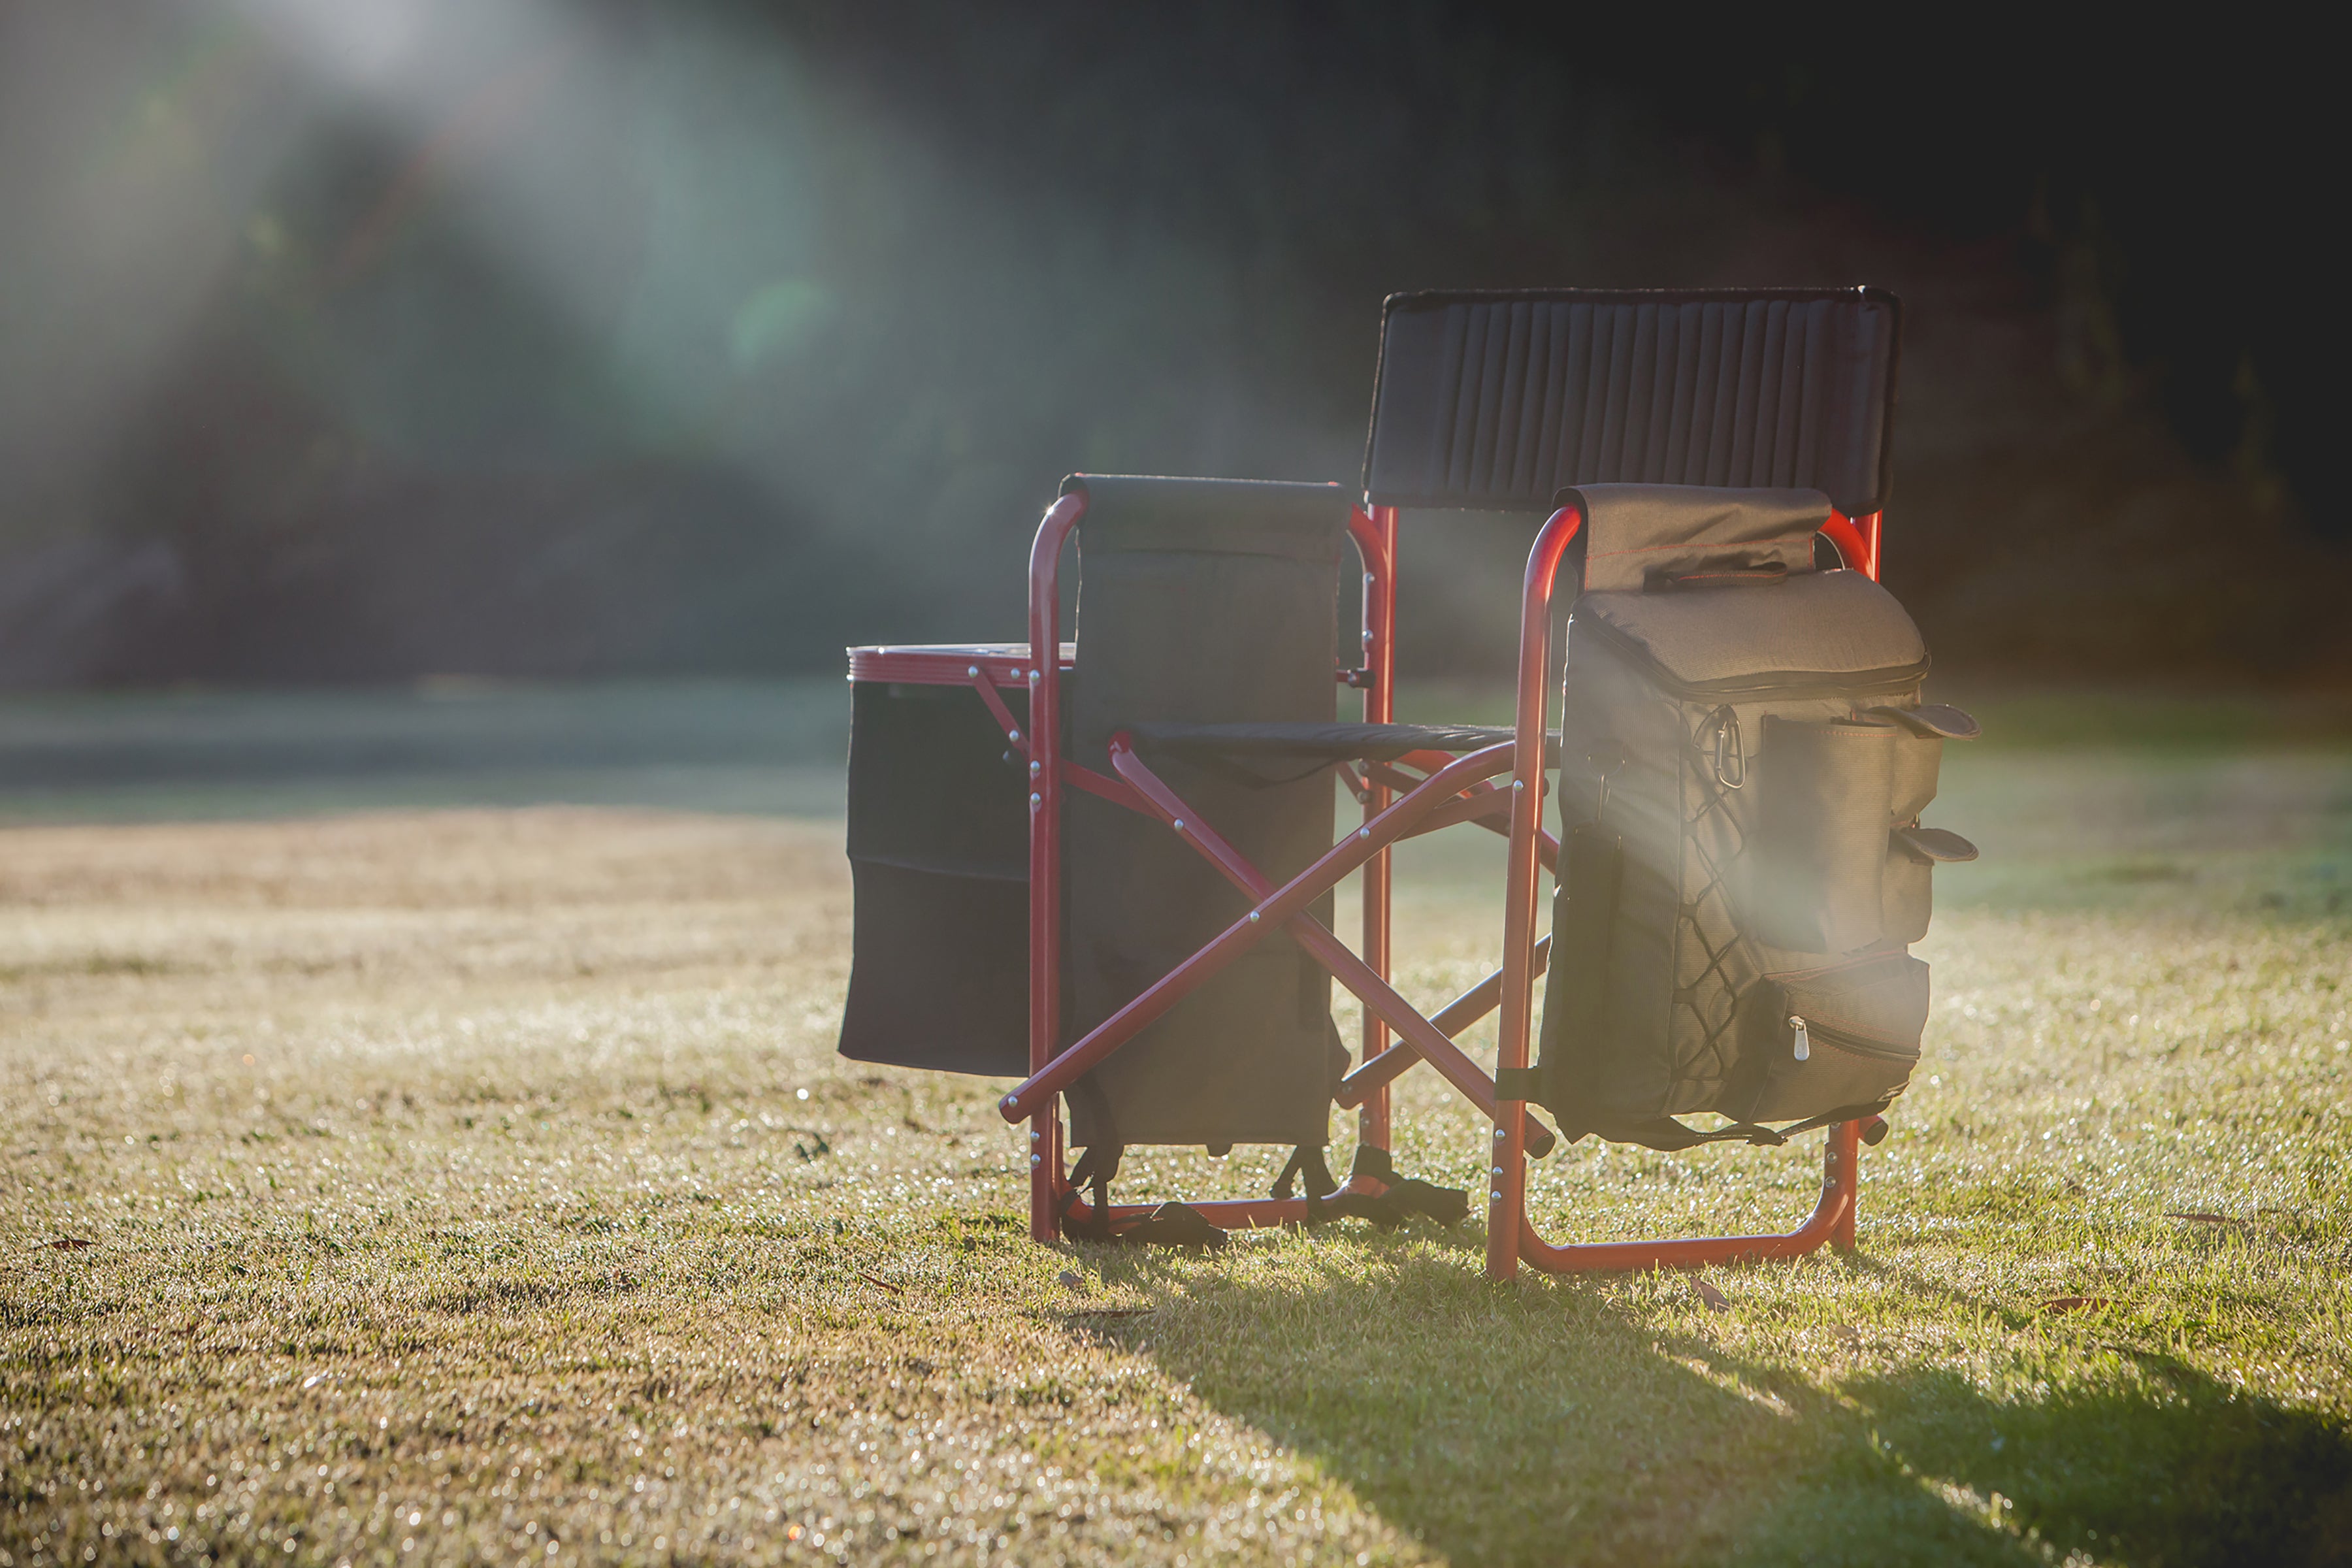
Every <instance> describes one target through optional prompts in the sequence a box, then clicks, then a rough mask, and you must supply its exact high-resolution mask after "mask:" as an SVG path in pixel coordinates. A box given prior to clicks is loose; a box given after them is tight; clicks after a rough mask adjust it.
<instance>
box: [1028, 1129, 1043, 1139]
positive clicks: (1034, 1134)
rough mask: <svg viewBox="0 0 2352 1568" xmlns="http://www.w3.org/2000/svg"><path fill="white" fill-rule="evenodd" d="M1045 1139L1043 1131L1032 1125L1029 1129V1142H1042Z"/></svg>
mask: <svg viewBox="0 0 2352 1568" xmlns="http://www.w3.org/2000/svg"><path fill="white" fill-rule="evenodd" d="M1029 1142H1032V1143H1042V1142H1045V1134H1044V1133H1043V1132H1040V1131H1037V1130H1036V1129H1035V1128H1034V1127H1033V1128H1031V1129H1030V1130H1029Z"/></svg>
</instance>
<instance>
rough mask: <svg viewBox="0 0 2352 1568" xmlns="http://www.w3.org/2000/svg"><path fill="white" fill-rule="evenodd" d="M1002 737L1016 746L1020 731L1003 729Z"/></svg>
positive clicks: (1018, 741) (1019, 739) (1019, 741)
mask: <svg viewBox="0 0 2352 1568" xmlns="http://www.w3.org/2000/svg"><path fill="white" fill-rule="evenodd" d="M1004 738H1005V739H1006V740H1008V741H1010V742H1013V744H1014V745H1016V746H1017V745H1019V744H1020V743H1021V731H1018V730H1007V731H1004Z"/></svg>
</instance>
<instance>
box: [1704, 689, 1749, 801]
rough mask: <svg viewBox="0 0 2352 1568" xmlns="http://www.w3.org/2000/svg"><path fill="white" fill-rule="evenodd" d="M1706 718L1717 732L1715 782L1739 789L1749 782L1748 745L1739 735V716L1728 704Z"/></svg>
mask: <svg viewBox="0 0 2352 1568" xmlns="http://www.w3.org/2000/svg"><path fill="white" fill-rule="evenodd" d="M1706 718H1707V723H1708V724H1709V726H1711V727H1712V728H1713V730H1714V731H1715V782H1716V783H1717V784H1721V785H1722V786H1723V787H1724V788H1726V789H1738V788H1739V787H1740V786H1741V785H1742V784H1746V783H1747V782H1748V744H1747V742H1746V741H1745V739H1744V738H1743V737H1742V736H1741V735H1740V733H1739V715H1738V712H1736V711H1734V710H1733V709H1732V708H1731V706H1730V705H1729V704H1728V703H1727V704H1725V705H1724V706H1723V707H1721V708H1718V709H1717V710H1715V711H1714V712H1712V713H1710V714H1708V715H1707V716H1706Z"/></svg>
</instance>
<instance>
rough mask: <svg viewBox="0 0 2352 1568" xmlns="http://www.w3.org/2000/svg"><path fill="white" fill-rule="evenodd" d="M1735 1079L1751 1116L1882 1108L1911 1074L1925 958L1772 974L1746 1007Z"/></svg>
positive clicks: (1891, 957)
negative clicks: (1742, 1088)
mask: <svg viewBox="0 0 2352 1568" xmlns="http://www.w3.org/2000/svg"><path fill="white" fill-rule="evenodd" d="M1743 1012H1744V1016H1746V1018H1747V1020H1748V1022H1747V1025H1746V1026H1745V1027H1743V1028H1742V1030H1741V1031H1740V1035H1741V1040H1740V1044H1741V1058H1742V1059H1741V1062H1740V1064H1739V1071H1738V1079H1739V1080H1740V1081H1741V1082H1742V1083H1743V1084H1744V1085H1745V1086H1747V1092H1746V1094H1745V1095H1744V1096H1743V1097H1742V1098H1743V1099H1744V1100H1745V1103H1744V1104H1743V1105H1735V1106H1727V1107H1726V1109H1727V1110H1728V1111H1729V1112H1730V1113H1731V1114H1734V1115H1737V1116H1738V1117H1740V1118H1741V1119H1742V1120H1745V1121H1802V1120H1804V1119H1806V1118H1809V1117H1814V1116H1822V1115H1827V1114H1830V1113H1832V1112H1846V1113H1848V1114H1851V1115H1856V1116H1859V1115H1864V1114H1867V1113H1868V1112H1870V1111H1874V1110H1880V1109H1882V1108H1884V1107H1885V1105H1886V1104H1887V1102H1889V1101H1890V1100H1893V1099H1894V1098H1895V1096H1896V1095H1897V1094H1900V1093H1901V1092H1902V1091H1903V1089H1904V1087H1905V1086H1906V1085H1907V1084H1908V1083H1909V1082H1910V1081H1911V1074H1912V1071H1913V1069H1915V1068H1916V1067H1917V1066H1918V1064H1919V1037H1920V1035H1921V1034H1922V1032H1923V1031H1924V1030H1925V1028H1926V1026H1927V965H1926V964H1924V963H1920V962H1919V961H1918V960H1917V959H1916V958H1913V957H1912V956H1911V955H1910V954H1908V953H1905V952H1885V953H1874V954H1873V955H1872V956H1870V957H1869V958H1866V959H1863V960H1860V961H1859V962H1856V963H1843V964H1839V965H1836V966H1834V967H1832V968H1828V969H1816V970H1810V971H1806V972H1804V973H1784V974H1770V975H1766V976H1765V977H1764V978H1763V979H1762V980H1760V981H1759V982H1758V983H1757V985H1756V987H1755V990H1754V991H1753V993H1751V994H1750V996H1749V999H1748V1005H1747V1007H1746V1008H1745V1009H1743Z"/></svg>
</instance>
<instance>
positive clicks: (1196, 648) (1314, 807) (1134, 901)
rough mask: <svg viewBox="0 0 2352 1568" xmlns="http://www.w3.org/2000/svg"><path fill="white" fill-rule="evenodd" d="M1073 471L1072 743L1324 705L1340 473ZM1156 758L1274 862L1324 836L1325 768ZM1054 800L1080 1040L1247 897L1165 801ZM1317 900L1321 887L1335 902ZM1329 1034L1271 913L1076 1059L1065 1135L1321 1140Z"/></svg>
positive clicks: (1266, 866)
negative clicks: (1262, 477) (1161, 725)
mask: <svg viewBox="0 0 2352 1568" xmlns="http://www.w3.org/2000/svg"><path fill="white" fill-rule="evenodd" d="M1076 482H1078V483H1083V484H1084V485H1085V486H1086V487H1087V492H1088V497H1089V500H1088V505H1087V515H1086V519H1085V521H1084V522H1083V523H1081V524H1080V526H1079V529H1078V552H1079V559H1080V562H1081V565H1082V570H1081V574H1080V586H1079V597H1078V666H1079V669H1080V671H1081V672H1082V674H1081V679H1079V681H1078V682H1077V683H1076V698H1075V700H1074V701H1073V703H1072V709H1071V725H1070V743H1069V750H1070V752H1071V754H1072V755H1073V757H1074V758H1075V759H1076V761H1078V762H1080V763H1084V764H1085V765H1087V766H1089V767H1094V768H1098V769H1105V770H1107V769H1108V765H1109V757H1108V742H1109V741H1110V737H1111V736H1112V735H1113V734H1114V733H1116V732H1118V731H1120V730H1124V729H1132V728H1134V727H1135V726H1137V725H1139V724H1149V723H1152V722H1155V721H1160V722H1178V723H1201V722H1215V721H1239V722H1286V723H1307V724H1328V723H1329V722H1331V721H1332V720H1333V718H1334V715H1335V703H1336V693H1337V690H1338V687H1337V683H1336V682H1334V681H1333V679H1332V678H1331V677H1332V670H1333V668H1334V664H1335V659H1334V653H1335V643H1336V639H1337V637H1338V626H1337V620H1338V613H1337V607H1338V601H1339V552H1340V550H1341V548H1342V544H1343V538H1344V535H1345V533H1346V531H1347V521H1348V510H1349V498H1348V497H1347V495H1346V493H1345V492H1344V491H1342V490H1341V489H1339V488H1338V487H1337V486H1311V485H1275V484H1253V483H1236V482H1232V481H1211V482H1202V481H1192V480H1183V479H1097V478H1095V477H1093V476H1087V477H1085V478H1084V479H1081V480H1078V481H1076ZM1155 771H1157V772H1159V773H1160V775H1161V776H1162V777H1163V778H1165V779H1166V780H1167V782H1168V783H1169V784H1170V785H1171V787H1172V788H1174V789H1175V790H1176V792H1177V793H1178V794H1179V795H1181V796H1183V798H1184V799H1185V801H1186V802H1187V803H1188V804H1189V805H1191V806H1192V808H1193V810H1195V811H1196V812H1197V813H1198V814H1199V816H1201V818H1202V820H1204V821H1206V822H1207V823H1209V824H1210V825H1211V826H1213V827H1215V828H1216V830H1217V831H1218V832H1219V833H1221V834H1223V836H1224V837H1226V838H1227V839H1229V840H1230V841H1231V842H1232V843H1233V844H1234V847H1236V848H1238V849H1239V850H1240V851H1241V852H1242V853H1243V854H1244V855H1245V856H1247V857H1248V858H1249V859H1250V860H1251V861H1252V862H1253V863H1254V864H1255V865H1256V866H1257V867H1258V868H1260V869H1261V870H1263V871H1264V872H1265V874H1266V875H1267V876H1268V877H1270V878H1272V879H1275V880H1276V881H1277V882H1279V881H1283V880H1286V879H1288V878H1290V877H1292V876H1295V875H1296V874H1297V873H1298V872H1299V871H1301V870H1304V869H1305V868H1307V865H1308V864H1310V863H1311V862H1312V861H1313V860H1314V859H1315V858H1316V857H1318V855H1320V854H1321V853H1323V851H1325V850H1326V849H1328V848H1329V847H1330V845H1331V838H1332V833H1333V830H1334V827H1335V824H1334V822H1333V812H1332V806H1333V800H1332V791H1331V784H1330V781H1329V780H1328V778H1325V777H1322V776H1321V775H1320V773H1318V774H1317V775H1316V776H1314V777H1311V778H1308V779H1306V780H1303V781H1299V782H1297V783H1292V784H1273V785H1259V786H1257V787H1252V786H1251V785H1250V784H1247V783H1244V782H1242V781H1239V780H1236V779H1235V778H1234V777H1233V776H1232V775H1231V774H1230V773H1221V772H1219V771H1218V770H1217V769H1215V768H1213V767H1210V766H1205V765H1197V764H1193V763H1187V762H1186V761H1184V760H1183V759H1181V758H1177V757H1170V758H1168V759H1165V760H1164V762H1163V761H1159V760H1155ZM1065 802H1066V805H1065V808H1064V809H1065V813H1066V815H1065V817H1064V823H1065V834H1066V837H1065V843H1066V854H1065V857H1064V865H1065V868H1066V870H1065V875H1066V881H1067V887H1066V906H1065V907H1066V920H1065V945H1064V952H1065V954H1066V970H1065V973H1066V976H1067V979H1068V988H1067V994H1066V1002H1065V1007H1064V1016H1065V1020H1066V1031H1065V1032H1066V1039H1067V1040H1076V1038H1078V1037H1080V1036H1082V1035H1083V1034H1085V1033H1086V1032H1087V1030H1089V1029H1091V1028H1093V1027H1094V1026H1096V1025H1097V1024H1098V1023H1100V1022H1101V1021H1102V1020H1103V1019H1104V1018H1107V1017H1108V1016H1110V1015H1111V1014H1112V1013H1113V1012H1116V1011H1117V1010H1118V1008H1119V1007H1120V1006H1121V1005H1124V1004H1126V1003H1127V1002H1128V1001H1129V1000H1130V999H1131V998H1132V997H1134V996H1135V995H1136V994H1138V993H1139V992H1140V991H1142V990H1143V989H1144V988H1145V987H1146V986H1148V985H1150V984H1151V983H1152V982H1153V981H1156V980H1158V979H1159V978H1160V976H1161V975H1163V974H1165V973H1167V972H1168V971H1170V970H1171V969H1173V968H1174V967H1175V966H1176V965H1177V964H1179V963H1181V962H1182V961H1183V960H1184V959H1186V958H1188V957H1190V956H1191V955H1192V953H1193V952H1196V951H1197V950H1198V949H1200V948H1201V947H1202V945H1203V944H1205V943H1206V942H1208V941H1209V940H1210V939H1211V938H1213V937H1214V936H1215V935H1216V934H1217V932H1218V931H1222V930H1223V929H1224V928H1225V927H1226V926H1227V925H1230V924H1231V923H1232V922H1233V921H1234V920H1236V919H1238V918H1239V917H1240V916H1241V914H1242V913H1243V911H1244V910H1246V909H1247V908H1248V902H1247V900H1245V899H1244V897H1243V896H1242V895H1241V894H1240V893H1239V892H1237V891H1236V890H1234V889H1233V888H1232V887H1231V886H1230V885H1229V884H1227V883H1226V881H1225V880H1224V879H1223V877H1221V876H1220V875H1218V873H1217V872H1216V871H1215V870H1214V869H1213V868H1211V867H1210V866H1209V864H1208V863H1207V862H1206V861H1204V860H1202V858H1200V857H1199V856H1198V855H1197V854H1196V853H1195V852H1194V851H1193V850H1192V849H1191V848H1190V847H1188V846H1186V845H1185V844H1184V843H1183V841H1182V840H1181V839H1180V838H1178V837H1177V836H1176V835H1175V834H1173V833H1171V831H1169V829H1168V828H1166V827H1165V826H1161V825H1160V824H1159V823H1157V822H1155V821H1153V820H1151V819H1150V818H1147V817H1143V816H1138V815H1136V814H1134V813H1132V812H1129V811H1126V810H1124V809H1122V808H1121V807H1119V806H1117V805H1112V804H1111V803H1109V802H1108V801H1104V800H1101V799H1098V798H1097V797H1095V796H1093V795H1086V794H1083V793H1079V792H1068V793H1066V795H1065ZM1329 904H1330V900H1328V899H1326V900H1323V901H1322V903H1321V904H1320V905H1319V906H1318V908H1319V910H1320V912H1321V913H1322V915H1323V916H1324V918H1325V919H1327V920H1328V917H1329ZM1339 1050H1341V1047H1339V1044H1338V1036H1337V1031H1336V1030H1334V1029H1333V1027H1332V1025H1331V1020H1330V979H1329V976H1328V975H1327V974H1326V973H1324V972H1323V971H1322V969H1321V968H1320V967H1319V966H1318V965H1317V964H1315V963H1313V962H1311V961H1310V960H1309V959H1308V958H1307V956H1306V954H1305V953H1304V952H1302V951H1301V950H1300V949H1299V948H1298V947H1297V944H1296V943H1295V942H1292V941H1291V940H1290V938H1289V937H1288V936H1286V934H1284V933H1282V932H1279V931H1276V932H1274V933H1271V934H1270V935H1268V936H1267V937H1266V938H1265V939H1264V940H1263V941H1262V942H1260V943H1259V945H1258V946H1257V947H1256V948H1255V950H1254V951H1253V952H1250V953H1249V954H1248V955H1247V956H1245V957H1244V958H1243V959H1242V960H1240V961H1239V962H1237V963H1234V965H1233V966H1232V967H1231V968H1228V969H1226V970H1225V971H1223V973H1220V974H1218V975H1217V976H1216V977H1215V978H1214V979H1213V980H1211V981H1209V982H1208V983H1207V984H1205V985H1203V986H1202V988H1201V989H1199V990H1198V991H1195V992H1194V993H1192V994H1191V995H1189V996H1187V997H1186V998H1185V999H1184V1000H1183V1001H1182V1002H1181V1003H1179V1004H1178V1005H1176V1007H1175V1008H1174V1009H1172V1010H1171V1012H1170V1013H1169V1014H1168V1015H1167V1016H1164V1017H1162V1018H1161V1019H1160V1020H1159V1021H1158V1022H1156V1023H1154V1024H1153V1025H1152V1026H1150V1028H1148V1029H1146V1030H1145V1031H1144V1032H1143V1033H1142V1034H1141V1035H1139V1036H1138V1037H1136V1038H1135V1039H1134V1040H1132V1041H1130V1042H1129V1044H1128V1045H1127V1046H1125V1047H1122V1048H1121V1049H1119V1050H1118V1052H1116V1053H1114V1054H1113V1055H1112V1056H1111V1057H1110V1058H1108V1060H1107V1061H1105V1062H1104V1063H1103V1064H1102V1065H1101V1066H1100V1067H1098V1068H1096V1069H1095V1071H1094V1072H1093V1073H1091V1074H1089V1075H1088V1083H1089V1084H1090V1085H1091V1086H1092V1088H1093V1089H1098V1090H1099V1091H1100V1092H1099V1094H1097V1093H1093V1092H1079V1093H1076V1094H1073V1095H1071V1096H1070V1097H1069V1101H1070V1110H1071V1120H1072V1126H1071V1131H1072V1137H1073V1141H1074V1142H1077V1143H1080V1144H1093V1143H1096V1142H1109V1141H1118V1142H1128V1143H1207V1144H1220V1143H1229V1142H1274V1143H1292V1144H1299V1143H1307V1144H1319V1143H1322V1142H1325V1141H1326V1138H1327V1136H1328V1111H1329V1106H1330V1095H1331V1082H1332V1076H1333V1075H1332V1065H1333V1063H1332V1053H1333V1052H1334V1051H1339ZM1342 1055H1343V1056H1344V1052H1342Z"/></svg>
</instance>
